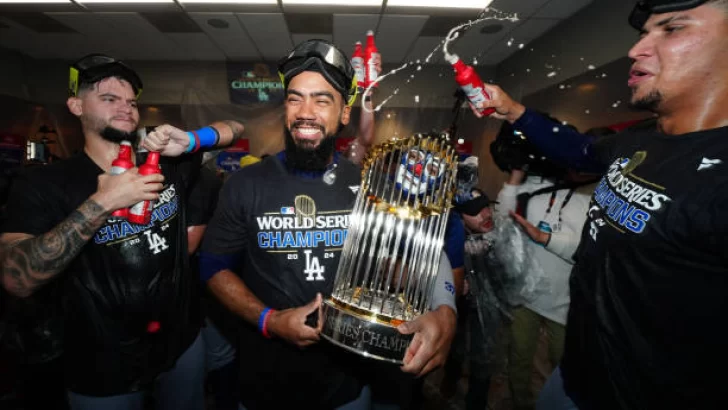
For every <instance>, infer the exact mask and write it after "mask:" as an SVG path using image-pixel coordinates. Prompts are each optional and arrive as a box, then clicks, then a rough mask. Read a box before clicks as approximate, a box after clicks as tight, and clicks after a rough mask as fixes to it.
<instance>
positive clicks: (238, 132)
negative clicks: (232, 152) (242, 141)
mask: <svg viewBox="0 0 728 410" xmlns="http://www.w3.org/2000/svg"><path fill="white" fill-rule="evenodd" d="M220 122H222V123H223V124H225V125H227V126H228V127H230V131H231V132H232V134H233V139H232V140H233V141H235V140H236V139H238V138H240V137H242V136H243V129H244V127H243V125H242V124H240V123H239V122H237V121H230V120H223V121H220Z"/></svg>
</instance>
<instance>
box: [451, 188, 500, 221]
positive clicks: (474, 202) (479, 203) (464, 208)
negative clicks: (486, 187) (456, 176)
mask: <svg viewBox="0 0 728 410" xmlns="http://www.w3.org/2000/svg"><path fill="white" fill-rule="evenodd" d="M470 196H471V199H469V200H467V201H464V202H462V203H459V204H455V210H456V211H458V212H460V213H461V214H465V215H470V216H475V215H477V214H478V212H480V211H481V210H482V209H483V208H485V207H487V206H489V205H490V204H495V203H497V202H494V201H491V200H490V198H488V195H486V194H485V192H483V191H481V190H480V189H478V188H473V189H472V190H471V191H470Z"/></svg>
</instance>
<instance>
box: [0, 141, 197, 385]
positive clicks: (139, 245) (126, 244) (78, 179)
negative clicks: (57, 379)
mask: <svg viewBox="0 0 728 410" xmlns="http://www.w3.org/2000/svg"><path fill="white" fill-rule="evenodd" d="M144 159H145V158H143V156H142V157H141V158H138V161H137V163H142V162H143V161H144ZM184 163H185V161H184V160H180V159H174V160H170V159H167V158H162V161H161V169H162V173H163V174H164V176H165V182H164V189H163V190H162V191H161V192H160V199H159V200H158V201H157V203H156V204H155V208H154V211H153V216H152V222H151V223H150V224H149V225H147V226H141V225H135V224H131V223H129V222H127V221H113V220H109V221H108V222H107V223H106V224H105V225H104V226H102V227H101V228H100V229H99V230H98V231H97V232H96V234H95V235H94V237H93V238H92V239H90V240H89V241H88V243H87V244H86V245H85V246H84V248H83V249H82V251H81V253H80V254H79V256H78V257H76V258H75V259H74V260H73V261H72V262H71V263H70V264H69V266H68V267H67V268H66V269H65V270H64V271H63V272H62V273H61V274H60V275H59V276H58V277H57V278H56V279H55V280H54V281H53V282H52V283H50V284H48V285H46V286H45V287H44V288H42V289H41V290H40V291H39V292H38V293H37V294H36V295H33V296H34V297H35V298H36V300H42V303H44V304H45V305H47V306H48V307H47V308H48V309H53V310H55V311H56V312H58V311H60V312H61V314H60V316H61V317H62V318H63V324H62V326H60V327H58V329H59V330H58V331H61V329H62V332H63V336H62V338H63V343H62V346H63V354H64V359H65V361H66V363H67V365H66V377H65V379H66V383H67V386H68V388H69V389H71V390H72V391H75V392H77V393H81V394H85V395H91V396H106V395H116V394H123V393H127V392H129V391H134V390H138V389H140V388H142V387H144V386H145V384H146V383H150V382H152V381H153V380H154V378H155V377H156V376H157V375H158V374H159V373H160V372H161V371H164V370H166V369H169V368H170V367H171V366H172V365H173V364H174V361H175V360H176V359H177V358H178V357H179V356H180V355H181V353H182V352H184V350H185V349H186V348H187V347H188V346H189V345H190V343H191V342H192V341H193V340H194V337H195V336H196V335H197V333H198V331H199V317H198V315H199V313H198V297H197V294H196V292H197V286H196V284H197V280H196V278H194V280H193V278H191V276H190V274H189V264H188V262H189V260H188V257H187V232H186V226H187V225H194V224H198V223H199V221H198V220H200V219H201V217H200V216H198V215H194V214H191V213H187V212H186V208H185V202H186V198H187V192H188V185H189V184H191V183H193V181H194V180H195V179H196V178H195V175H194V173H193V172H191V170H192V169H194V167H190V166H189V165H184ZM102 172H103V171H102V170H101V168H99V167H98V166H97V165H96V164H95V163H94V162H93V161H92V160H91V159H90V158H89V157H88V156H87V155H86V154H79V155H76V156H74V157H72V158H70V159H68V160H65V161H61V162H59V163H55V164H53V165H50V166H47V167H38V168H35V169H32V170H29V172H27V173H26V174H25V175H23V176H21V177H19V178H18V179H17V181H15V184H14V188H13V192H12V194H11V197H10V201H9V204H8V216H9V217H8V220H7V221H6V223H5V225H4V226H3V229H2V230H3V232H20V233H28V234H32V235H41V234H44V233H46V232H48V231H49V230H51V229H52V228H53V227H55V226H56V225H58V224H59V223H60V222H61V221H63V220H64V219H66V218H67V217H68V215H70V214H71V212H72V211H73V210H74V209H76V208H77V207H78V206H80V205H81V204H82V203H83V202H84V201H86V200H87V199H88V197H89V196H91V195H92V194H93V193H94V192H95V191H96V188H97V177H98V175H100V174H101V173H102ZM44 295H45V296H47V298H45V299H42V298H43V297H44ZM150 322H158V323H159V330H158V331H156V332H153V331H148V326H149V325H150Z"/></svg>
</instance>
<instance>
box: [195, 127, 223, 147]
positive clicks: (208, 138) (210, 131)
mask: <svg viewBox="0 0 728 410" xmlns="http://www.w3.org/2000/svg"><path fill="white" fill-rule="evenodd" d="M196 133H197V137H198V138H199V139H200V148H211V147H214V146H215V145H217V142H218V140H219V139H220V136H219V134H218V133H217V130H216V129H215V128H213V127H209V126H208V127H203V128H200V129H199V130H197V131H196Z"/></svg>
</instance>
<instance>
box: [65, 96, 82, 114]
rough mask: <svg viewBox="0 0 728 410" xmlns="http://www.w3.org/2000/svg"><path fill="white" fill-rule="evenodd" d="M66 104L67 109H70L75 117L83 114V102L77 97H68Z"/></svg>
mask: <svg viewBox="0 0 728 410" xmlns="http://www.w3.org/2000/svg"><path fill="white" fill-rule="evenodd" d="M66 106H67V107H68V111H71V114H73V115H75V116H76V117H80V116H81V114H83V104H82V102H81V99H80V98H78V97H68V99H67V100H66Z"/></svg>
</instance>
